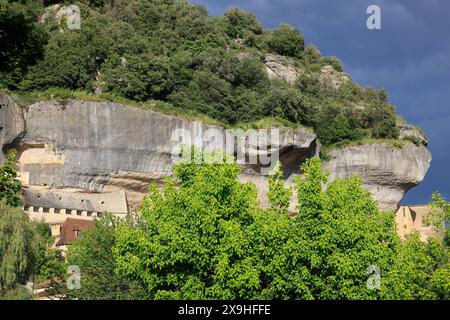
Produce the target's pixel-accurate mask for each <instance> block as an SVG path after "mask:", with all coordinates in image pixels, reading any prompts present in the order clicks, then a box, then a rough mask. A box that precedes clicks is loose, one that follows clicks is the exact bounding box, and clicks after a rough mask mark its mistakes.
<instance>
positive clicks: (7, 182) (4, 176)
mask: <svg viewBox="0 0 450 320" xmlns="http://www.w3.org/2000/svg"><path fill="white" fill-rule="evenodd" d="M15 159H16V151H15V150H10V151H9V152H8V153H7V155H6V163H4V164H1V163H0V201H3V200H4V199H5V201H6V204H7V205H9V206H12V207H18V206H20V205H21V204H22V196H21V194H20V190H21V186H20V181H19V180H18V179H17V171H16V168H15Z"/></svg>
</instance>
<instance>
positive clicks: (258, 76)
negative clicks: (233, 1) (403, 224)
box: [0, 0, 399, 145]
mask: <svg viewBox="0 0 450 320" xmlns="http://www.w3.org/2000/svg"><path fill="white" fill-rule="evenodd" d="M58 3H59V2H58V1H49V0H45V1H38V0H24V1H9V0H0V30H2V32H1V33H0V39H1V41H0V55H1V61H0V86H2V87H4V88H7V89H9V90H12V91H15V92H20V93H27V92H28V93H29V92H43V91H46V90H48V89H52V90H55V88H56V89H58V88H62V89H66V90H75V91H82V92H87V93H91V94H96V95H100V94H103V95H105V94H106V95H109V96H110V97H121V98H124V99H128V100H132V101H136V102H138V103H143V102H148V101H153V102H154V101H156V102H157V103H156V102H155V103H156V104H157V105H160V106H163V107H162V109H165V110H168V109H171V110H178V111H179V112H180V113H181V114H183V113H188V114H198V115H205V116H207V117H209V118H212V119H215V120H216V121H218V122H219V123H221V124H223V125H237V124H240V125H242V124H245V123H249V122H254V121H258V120H261V119H267V118H278V119H282V120H284V121H288V122H289V123H292V124H294V125H298V124H300V125H303V126H308V127H312V128H314V130H315V132H316V133H317V134H318V136H319V138H320V140H321V142H322V143H323V144H325V145H331V144H335V143H339V142H346V141H355V140H360V139H362V138H383V139H384V138H388V139H392V138H394V139H396V138H398V134H399V133H398V129H397V127H396V114H395V110H394V108H393V107H392V106H391V105H390V104H389V102H388V96H387V92H386V91H385V90H379V91H377V90H374V89H371V88H363V87H360V86H358V85H357V84H355V83H354V82H353V81H352V80H351V79H349V80H348V81H345V82H343V83H341V84H340V85H339V86H332V85H329V84H327V83H326V82H324V81H322V80H321V70H322V68H323V67H324V66H331V67H332V69H334V71H336V72H343V70H342V66H341V64H340V62H339V60H337V59H336V58H334V57H325V56H322V55H321V53H320V51H319V50H318V49H317V48H315V47H314V46H305V40H304V37H303V35H302V34H301V33H300V31H299V30H297V29H296V28H294V27H292V26H289V25H280V26H279V27H278V28H276V29H274V30H268V29H265V28H263V27H262V25H261V23H260V22H259V21H258V19H257V17H256V16H255V15H254V14H252V13H248V12H245V11H243V10H240V9H236V8H231V9H229V10H228V11H226V12H225V14H224V15H223V16H218V17H213V16H210V15H208V12H207V10H206V9H205V8H204V7H203V6H199V5H192V4H189V3H188V2H186V1H184V0H151V1H144V0H83V1H74V2H66V3H60V4H58ZM72 3H73V4H76V5H78V6H79V7H80V9H81V29H79V30H76V29H68V27H67V24H66V23H65V21H66V20H65V17H64V16H61V14H60V10H61V8H62V6H63V5H69V4H72ZM268 53H272V54H276V55H281V56H285V57H288V58H289V59H292V61H294V64H295V66H296V68H297V69H298V70H302V72H300V73H299V77H298V79H297V80H296V81H295V82H293V83H287V82H286V81H284V80H281V79H274V78H269V77H268V75H267V73H266V71H265V70H264V62H265V57H266V54H268Z"/></svg>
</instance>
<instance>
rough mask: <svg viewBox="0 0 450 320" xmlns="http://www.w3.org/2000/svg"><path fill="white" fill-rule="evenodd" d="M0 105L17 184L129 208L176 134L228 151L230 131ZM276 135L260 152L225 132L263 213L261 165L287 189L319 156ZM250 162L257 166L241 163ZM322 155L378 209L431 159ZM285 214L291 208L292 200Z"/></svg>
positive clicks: (299, 136)
mask: <svg viewBox="0 0 450 320" xmlns="http://www.w3.org/2000/svg"><path fill="white" fill-rule="evenodd" d="M0 106H1V107H0V147H1V148H2V152H0V159H1V160H4V155H5V153H6V152H7V151H8V150H9V149H11V148H15V149H16V150H17V151H18V156H17V163H18V167H19V170H20V176H21V179H22V182H23V183H24V184H26V185H30V186H41V187H42V186H44V187H48V188H56V189H60V188H64V189H70V188H74V189H77V190H84V191H87V192H115V191H118V190H124V191H126V193H127V198H128V201H129V204H130V206H131V207H132V208H136V207H137V206H138V205H139V203H140V201H141V199H142V197H143V196H144V194H145V193H146V192H147V187H148V184H149V183H150V182H156V183H161V182H162V179H163V178H164V177H165V176H168V175H171V174H172V167H173V163H174V162H173V159H172V152H173V150H174V148H176V146H177V145H179V144H180V141H181V140H180V139H179V137H180V134H182V132H188V135H189V137H190V141H191V142H196V141H198V140H202V139H203V141H204V140H205V134H206V133H208V132H209V133H212V136H222V137H223V139H209V140H208V137H206V140H208V142H207V144H206V145H204V146H205V148H204V149H206V150H219V149H220V150H226V151H227V152H229V149H228V147H229V146H230V144H227V143H226V142H227V139H230V133H229V132H228V131H226V130H224V129H223V128H221V127H219V126H212V125H206V124H203V123H201V122H196V121H190V120H185V119H181V118H179V117H175V116H170V115H165V114H161V113H158V112H154V111H151V110H144V109H141V108H136V107H130V106H124V105H121V104H117V103H112V102H94V101H78V100H64V101H42V102H38V103H35V104H33V105H31V106H28V107H27V108H20V107H19V106H17V105H16V104H15V103H14V101H13V100H12V99H11V98H10V97H9V96H8V95H7V94H0ZM183 130H184V131H183ZM272 130H275V129H272ZM276 130H279V132H278V133H279V135H278V136H279V141H277V143H274V141H270V140H268V141H266V142H265V143H263V148H261V145H259V146H258V145H256V144H255V142H254V141H253V140H252V139H250V138H249V135H248V133H243V134H241V136H240V138H242V137H243V138H244V139H243V140H239V139H238V138H237V137H238V135H235V133H234V132H232V133H231V140H229V141H232V142H233V144H234V145H233V144H232V145H233V146H234V147H235V149H234V150H235V151H236V150H239V149H240V147H242V146H245V152H244V156H243V159H244V158H245V159H246V162H245V164H242V166H243V171H242V174H241V177H240V180H241V181H248V182H253V183H255V185H256V187H257V189H258V193H259V198H260V201H261V204H262V206H263V207H266V206H267V205H268V202H267V197H266V194H267V189H268V186H267V177H266V176H265V174H266V173H267V172H268V171H269V170H270V165H272V166H273V165H274V164H275V162H271V163H270V165H268V164H267V163H262V162H261V159H263V158H266V159H267V157H270V156H271V155H273V154H276V153H278V155H279V159H280V161H281V163H282V168H283V171H284V173H285V176H286V177H287V178H288V179H287V182H286V183H287V184H292V178H293V177H294V176H296V175H298V174H301V172H300V171H299V165H300V164H301V163H302V162H303V161H304V160H305V159H306V158H309V157H313V156H318V152H319V145H318V143H317V140H316V135H315V134H314V133H313V132H312V131H309V130H307V129H276ZM270 132H272V131H271V130H269V131H268V133H270ZM217 133H220V134H219V135H217ZM408 134H410V133H408ZM206 136H208V134H206ZM423 139H424V138H423ZM239 141H241V142H239ZM240 143H241V144H240ZM252 156H253V157H255V156H256V158H257V159H258V161H257V162H256V163H252V164H251V163H250V164H249V161H248V159H249V158H250V157H252ZM330 156H331V159H330V160H329V161H327V162H326V163H325V168H326V169H328V170H329V171H330V172H331V178H332V179H336V178H344V177H348V176H351V175H359V176H361V178H362V181H363V183H364V185H365V187H367V189H368V190H369V191H371V192H372V194H373V195H374V197H375V199H376V200H377V201H378V202H379V204H380V207H381V208H382V209H396V207H397V206H398V203H399V202H400V200H401V198H402V197H403V195H404V194H405V193H406V192H407V191H408V190H410V189H411V188H412V187H414V186H416V185H417V184H418V183H420V182H421V181H422V180H423V178H424V176H425V174H426V172H427V170H428V168H429V166H430V161H431V154H430V152H429V151H428V150H427V148H426V147H425V146H416V145H414V144H413V143H411V142H406V143H405V146H404V147H403V148H395V147H392V146H390V145H388V144H384V143H373V144H367V145H359V146H351V147H346V148H343V149H339V150H335V151H332V152H331V153H330ZM272 160H273V159H272ZM291 210H295V201H294V202H293V204H292V206H291Z"/></svg>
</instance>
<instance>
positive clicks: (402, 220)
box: [395, 205, 438, 241]
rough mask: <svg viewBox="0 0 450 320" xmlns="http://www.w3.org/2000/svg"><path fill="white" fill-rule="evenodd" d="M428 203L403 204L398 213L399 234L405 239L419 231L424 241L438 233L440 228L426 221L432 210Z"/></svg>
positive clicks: (396, 220) (396, 219)
mask: <svg viewBox="0 0 450 320" xmlns="http://www.w3.org/2000/svg"><path fill="white" fill-rule="evenodd" d="M431 210H432V209H431V207H430V206H428V205H415V206H401V207H400V208H399V209H398V210H397V213H396V217H395V222H396V224H397V234H398V235H399V237H400V238H401V239H405V238H406V237H407V236H408V235H410V234H411V233H413V232H418V233H419V235H420V239H421V240H422V241H427V240H428V238H430V237H431V236H434V235H437V233H438V230H437V229H436V228H435V227H434V226H430V225H428V224H427V222H426V218H427V217H428V215H429V214H430V212H431Z"/></svg>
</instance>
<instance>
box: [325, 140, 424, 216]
mask: <svg viewBox="0 0 450 320" xmlns="http://www.w3.org/2000/svg"><path fill="white" fill-rule="evenodd" d="M329 155H330V157H331V159H330V160H329V161H326V162H325V165H324V168H325V169H326V170H328V171H329V172H330V180H331V181H333V180H334V179H337V178H347V177H350V176H353V175H357V176H360V177H361V179H362V182H363V184H364V186H365V187H366V188H367V189H368V190H369V191H370V192H371V193H372V195H373V196H374V198H375V200H377V202H378V203H379V206H380V209H382V210H396V209H397V207H398V204H399V202H400V200H401V199H402V198H403V196H404V195H405V193H406V192H408V191H409V190H410V189H411V188H413V187H415V186H416V185H418V184H419V183H420V182H421V181H422V180H423V179H424V177H425V175H426V173H427V171H428V168H429V167H430V163H431V153H430V152H429V151H428V149H427V148H425V147H424V146H420V147H418V146H416V145H414V144H413V143H411V142H406V143H405V145H404V147H403V148H397V147H394V146H391V145H389V144H387V143H370V144H365V145H358V146H349V147H346V148H342V149H336V150H334V151H331V152H330V153H329Z"/></svg>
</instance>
